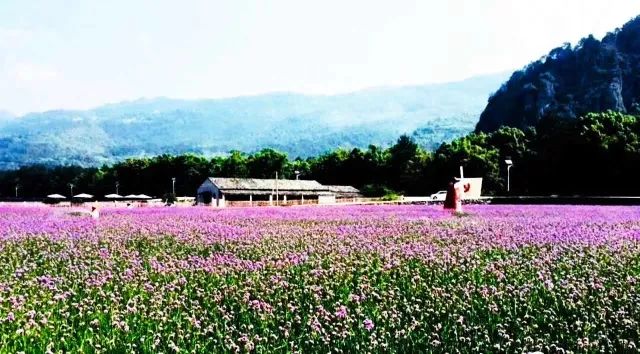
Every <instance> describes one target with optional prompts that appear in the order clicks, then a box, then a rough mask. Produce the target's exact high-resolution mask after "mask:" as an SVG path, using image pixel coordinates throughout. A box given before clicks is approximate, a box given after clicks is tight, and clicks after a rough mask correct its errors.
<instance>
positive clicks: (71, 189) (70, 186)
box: [69, 183, 74, 197]
mask: <svg viewBox="0 0 640 354" xmlns="http://www.w3.org/2000/svg"><path fill="white" fill-rule="evenodd" d="M73 187H74V185H73V183H69V191H70V192H71V197H73Z"/></svg>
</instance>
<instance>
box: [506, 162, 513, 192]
mask: <svg viewBox="0 0 640 354" xmlns="http://www.w3.org/2000/svg"><path fill="white" fill-rule="evenodd" d="M504 163H506V164H507V193H509V192H510V191H511V167H513V161H511V159H507V160H504Z"/></svg>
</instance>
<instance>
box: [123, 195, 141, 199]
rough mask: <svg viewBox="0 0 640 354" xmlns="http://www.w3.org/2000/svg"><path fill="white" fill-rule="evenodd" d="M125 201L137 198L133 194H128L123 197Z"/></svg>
mask: <svg viewBox="0 0 640 354" xmlns="http://www.w3.org/2000/svg"><path fill="white" fill-rule="evenodd" d="M124 198H125V199H138V196H137V195H135V194H129V195H125V196H124Z"/></svg>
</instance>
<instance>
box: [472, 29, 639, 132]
mask: <svg viewBox="0 0 640 354" xmlns="http://www.w3.org/2000/svg"><path fill="white" fill-rule="evenodd" d="M606 110H613V111H617V112H622V113H632V114H637V113H640V17H636V18H635V19H634V20H632V21H630V22H628V23H627V24H625V25H624V26H622V28H619V29H616V30H615V31H613V32H611V33H609V34H607V35H606V36H605V37H604V38H603V39H602V40H598V39H596V38H594V37H593V36H591V35H590V36H588V37H586V38H583V39H582V40H581V41H580V42H579V43H578V44H577V45H576V46H575V47H572V46H571V45H570V44H565V45H564V46H562V47H559V48H555V49H553V50H551V51H550V52H549V54H548V55H546V56H544V57H543V58H541V59H540V60H538V61H535V62H533V63H531V64H530V65H528V66H527V67H526V68H525V69H523V70H520V71H516V72H515V73H514V74H513V75H512V76H511V78H510V79H509V81H507V82H506V83H505V84H504V85H502V87H501V88H500V90H498V92H497V93H496V94H495V95H493V96H492V97H491V99H490V100H489V103H488V105H487V107H486V109H485V110H484V111H483V112H482V115H481V116H480V121H479V122H478V124H477V126H476V130H477V131H484V132H488V131H493V130H496V129H498V128H499V127H500V126H503V125H504V126H510V127H518V128H525V127H527V126H534V125H536V123H537V122H538V121H539V120H540V119H541V118H543V117H545V116H554V117H558V118H567V119H575V118H577V117H580V116H582V115H584V114H586V113H589V112H603V111H606Z"/></svg>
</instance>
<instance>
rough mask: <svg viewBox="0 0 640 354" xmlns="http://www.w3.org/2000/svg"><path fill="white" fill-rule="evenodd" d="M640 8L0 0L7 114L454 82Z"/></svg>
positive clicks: (603, 27) (616, 4) (370, 1)
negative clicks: (142, 100)
mask: <svg viewBox="0 0 640 354" xmlns="http://www.w3.org/2000/svg"><path fill="white" fill-rule="evenodd" d="M639 14H640V1H638V0H610V1H602V0H597V1H592V0H565V1H562V0H535V1H520V0H467V1H465V0H446V1H445V0H437V1H428V0H423V1H408V0H389V1H375V0H363V1H359V0H357V1H356V0H317V1H304V0H228V1H216V0H201V1H199V0H180V1H178V0H175V1H164V0H148V1H147V0H97V1H89V0H0V110H2V109H4V110H9V111H11V112H14V113H20V114H21V113H24V112H27V111H41V110H47V109H54V108H88V107H93V106H96V105H100V104H102V103H106V102H115V101H120V100H129V99H135V98H138V97H155V96H169V97H176V98H205V97H229V96H237V95H247V94H257V93H264V92H271V91H295V92H303V93H327V94H329V93H338V92H346V91H353V90H357V89H360V88H365V87H371V86H383V85H403V84H419V83H430V82H443V81H454V80H459V79H463V78H466V77H470V76H474V75H478V74H483V73H494V72H500V71H505V70H512V69H515V68H520V67H522V66H524V65H526V64H527V63H528V62H530V61H532V60H534V59H537V58H539V57H540V56H542V55H544V54H546V53H547V52H548V51H549V50H550V49H552V48H554V47H557V46H559V45H561V44H562V43H563V42H567V41H568V42H572V43H575V42H576V41H577V40H579V39H580V38H581V37H583V36H585V35H587V34H589V33H593V34H594V35H596V36H597V37H598V38H600V37H602V36H603V35H604V34H605V33H606V32H607V31H609V30H612V29H614V28H616V27H619V26H621V25H623V24H624V23H625V22H626V21H628V20H630V19H631V18H633V17H635V16H636V15H639Z"/></svg>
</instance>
